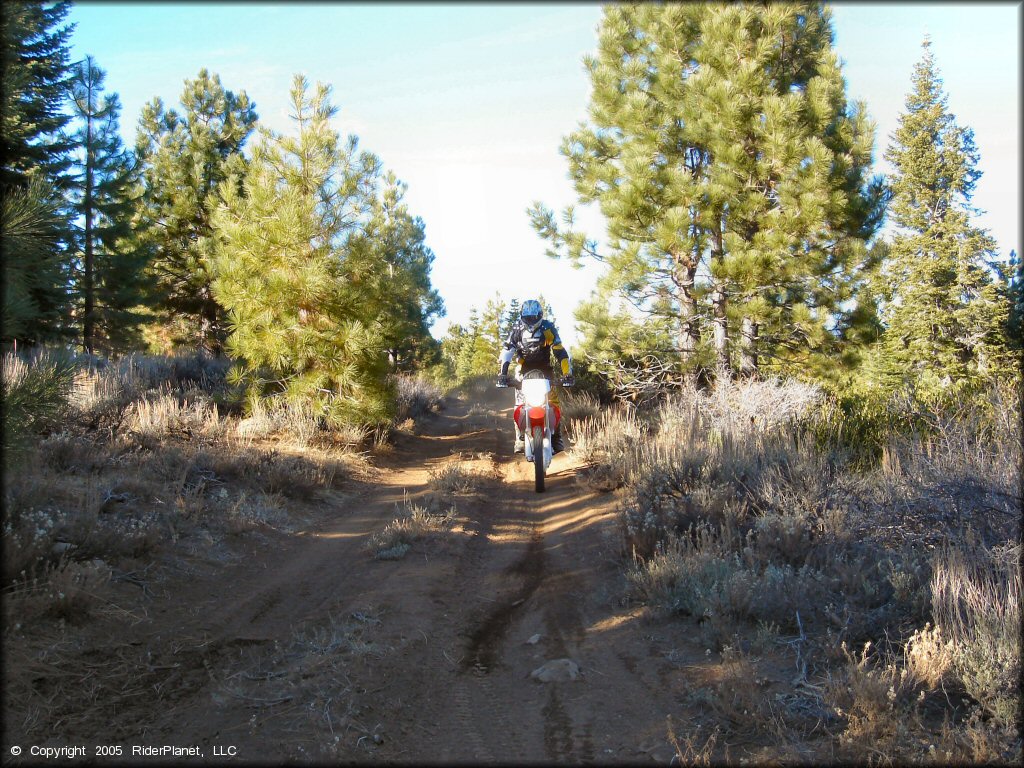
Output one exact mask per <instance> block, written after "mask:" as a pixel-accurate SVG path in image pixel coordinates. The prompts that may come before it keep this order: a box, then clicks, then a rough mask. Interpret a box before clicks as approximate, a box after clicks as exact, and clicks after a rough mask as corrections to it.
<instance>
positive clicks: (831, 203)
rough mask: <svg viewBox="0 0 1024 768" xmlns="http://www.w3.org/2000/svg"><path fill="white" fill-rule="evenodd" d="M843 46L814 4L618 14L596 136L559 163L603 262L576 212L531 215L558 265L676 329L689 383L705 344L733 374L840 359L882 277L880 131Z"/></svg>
mask: <svg viewBox="0 0 1024 768" xmlns="http://www.w3.org/2000/svg"><path fill="white" fill-rule="evenodd" d="M831 46H832V33H831V26H830V19H829V13H828V11H827V10H826V9H825V8H824V7H823V6H822V5H821V4H817V3H795V4H788V3H787V4H782V5H767V6H747V5H732V4H730V5H726V4H636V5H632V4H630V5H615V6H610V7H609V8H607V9H606V11H605V16H604V19H603V22H602V27H601V33H600V43H599V51H598V55H597V56H596V57H590V58H588V60H587V66H588V68H589V70H590V74H591V82H592V86H593V90H592V94H591V106H590V118H591V124H590V125H582V126H581V127H580V128H579V129H578V130H577V131H575V132H574V133H573V134H571V135H570V136H569V137H568V138H567V139H566V140H565V142H564V143H563V148H562V151H563V153H564V154H565V155H566V156H567V157H568V159H569V166H570V174H571V176H572V178H573V181H574V183H575V185H576V191H577V194H578V196H579V198H580V200H581V202H583V203H590V202H597V203H598V204H599V206H600V209H601V212H602V214H603V215H604V217H605V219H606V221H607V229H608V232H607V234H608V238H607V241H608V250H607V252H605V253H599V252H598V251H597V250H596V246H595V243H594V241H592V240H588V239H587V238H586V237H585V236H584V235H582V234H581V233H578V232H575V231H574V230H573V223H574V222H573V211H572V210H571V209H570V210H567V211H566V213H565V215H564V216H563V222H562V224H558V223H557V222H556V220H555V216H554V214H553V213H552V212H551V211H550V210H547V209H545V208H544V207H543V206H542V205H540V204H536V205H535V206H534V208H533V209H532V211H531V216H532V218H533V223H534V227H535V228H536V229H537V231H538V232H539V233H540V234H541V235H542V236H543V237H545V238H547V239H548V240H549V241H550V242H551V244H552V248H551V252H554V253H564V254H567V255H568V256H569V257H571V258H573V259H576V260H578V259H579V258H581V257H582V256H585V255H589V256H591V257H594V258H597V259H599V260H601V261H603V262H604V263H606V264H607V265H608V278H607V283H608V285H609V286H611V287H613V288H614V289H615V290H616V292H618V293H620V294H621V295H623V296H624V297H626V298H627V299H628V300H629V301H630V302H631V303H632V304H633V305H634V306H636V307H637V308H638V309H639V310H640V311H642V312H643V313H645V314H646V315H647V316H649V317H650V318H652V319H655V320H659V321H663V322H665V323H668V324H669V325H670V326H671V328H672V334H673V336H674V338H675V343H674V345H673V347H674V348H673V354H675V355H676V356H677V357H678V359H679V360H680V363H681V366H682V367H683V368H692V367H693V365H694V363H695V361H696V360H697V359H698V358H699V348H700V346H701V339H702V337H706V336H709V337H710V339H711V342H712V344H713V347H714V349H715V351H716V360H717V367H718V368H719V369H720V370H722V371H724V372H728V371H730V370H731V369H733V368H735V367H739V368H741V369H743V370H745V371H746V372H748V373H754V372H756V371H757V369H758V367H759V364H760V359H761V358H762V357H765V356H767V357H769V358H771V359H773V360H776V361H778V360H786V359H794V360H801V361H802V360H805V359H806V357H807V355H808V351H809V350H812V349H815V348H819V349H822V350H827V348H828V345H829V342H830V334H829V333H828V330H829V329H830V328H831V327H832V326H835V325H836V324H837V322H839V319H838V316H840V315H841V314H842V307H843V306H844V305H845V303H846V302H848V300H849V299H850V298H851V297H852V295H853V293H854V290H855V288H856V286H857V285H858V284H859V282H861V281H862V280H863V277H862V275H861V272H862V271H863V270H866V269H867V268H868V267H869V266H870V264H869V259H868V258H867V251H866V249H865V239H866V238H868V237H870V235H871V234H872V233H873V232H874V230H875V229H876V228H877V226H878V225H879V223H880V221H881V206H882V202H883V200H882V186H881V181H880V179H868V178H867V176H866V173H867V169H868V167H869V166H870V162H871V148H872V129H871V126H870V124H869V123H868V121H867V119H866V117H865V114H864V109H863V107H862V105H854V106H853V107H852V108H850V107H849V106H848V105H847V103H846V99H845V96H844V86H843V80H842V76H841V71H840V68H839V65H838V62H837V60H836V56H835V53H834V51H833V50H832V47H831ZM737 331H740V332H741V335H740V342H741V343H740V344H739V345H738V347H739V348H738V350H737V349H735V348H736V347H737V345H736V344H735V342H731V341H730V339H731V338H734V337H735V335H736V333H737ZM775 365H778V363H775Z"/></svg>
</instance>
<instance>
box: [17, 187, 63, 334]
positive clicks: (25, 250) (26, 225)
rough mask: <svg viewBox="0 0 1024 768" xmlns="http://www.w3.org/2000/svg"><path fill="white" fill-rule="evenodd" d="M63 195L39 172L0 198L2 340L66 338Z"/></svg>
mask: <svg viewBox="0 0 1024 768" xmlns="http://www.w3.org/2000/svg"><path fill="white" fill-rule="evenodd" d="M66 228H67V218H66V216H65V214H64V201H63V198H62V197H61V196H60V195H59V194H58V193H57V192H56V191H55V190H54V189H53V187H52V186H50V184H49V183H48V182H47V181H45V180H44V179H42V178H41V174H29V180H28V184H27V186H26V187H25V188H23V189H18V188H15V189H8V190H6V191H5V193H4V195H3V198H2V200H0V231H2V232H3V259H2V260H0V263H2V265H3V315H2V318H0V319H2V328H3V337H2V338H3V342H4V344H11V343H13V344H16V345H17V344H20V345H23V346H25V345H27V346H32V345H35V344H41V343H46V342H55V341H60V340H63V339H65V338H68V337H70V336H71V334H72V330H71V329H69V328H68V326H67V323H66V319H65V318H66V317H67V315H68V310H69V308H70V296H69V294H68V284H69V275H68V272H67V269H66V266H67V259H66V258H65V256H64V245H63V243H64V239H65V236H66V231H67V230H66Z"/></svg>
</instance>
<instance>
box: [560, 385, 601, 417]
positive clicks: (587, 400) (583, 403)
mask: <svg viewBox="0 0 1024 768" xmlns="http://www.w3.org/2000/svg"><path fill="white" fill-rule="evenodd" d="M561 401H562V418H563V419H566V423H568V422H570V421H581V420H583V419H594V418H596V417H597V416H598V415H599V414H600V413H601V403H600V401H599V400H598V399H597V397H596V396H594V395H592V394H590V393H589V392H582V391H580V392H576V391H574V390H567V391H566V392H565V394H564V395H563V396H562V398H561Z"/></svg>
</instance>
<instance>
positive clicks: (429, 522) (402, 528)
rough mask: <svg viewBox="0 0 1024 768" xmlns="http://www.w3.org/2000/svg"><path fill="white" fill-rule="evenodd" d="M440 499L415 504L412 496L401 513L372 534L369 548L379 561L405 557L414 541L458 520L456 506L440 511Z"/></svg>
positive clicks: (446, 527) (445, 527) (439, 530)
mask: <svg viewBox="0 0 1024 768" xmlns="http://www.w3.org/2000/svg"><path fill="white" fill-rule="evenodd" d="M438 506H439V504H438V502H437V501H436V499H428V501H427V502H426V503H424V504H414V503H411V502H410V501H409V500H408V499H406V500H405V501H404V502H403V505H402V507H401V508H399V514H398V516H397V517H396V518H395V519H394V520H392V521H391V522H390V523H388V524H387V525H386V526H385V527H384V529H383V530H381V531H378V532H377V533H375V534H373V535H372V536H370V538H369V539H368V540H367V542H366V545H365V549H366V550H367V551H370V552H373V553H374V557H376V558H377V559H378V560H401V559H402V558H403V557H405V555H406V553H407V552H408V551H409V549H410V548H411V547H412V545H413V543H415V542H416V541H419V540H421V539H424V538H427V537H429V536H431V535H434V534H437V533H441V532H443V531H445V530H447V529H448V528H449V527H450V526H451V524H452V521H453V520H454V519H455V508H454V507H449V508H448V509H447V510H445V511H444V512H439V511H437V507H438Z"/></svg>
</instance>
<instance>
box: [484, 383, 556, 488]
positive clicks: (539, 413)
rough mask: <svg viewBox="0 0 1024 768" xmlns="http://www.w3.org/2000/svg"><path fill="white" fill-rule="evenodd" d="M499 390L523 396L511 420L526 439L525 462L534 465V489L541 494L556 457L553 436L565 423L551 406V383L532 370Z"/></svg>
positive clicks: (554, 407)
mask: <svg viewBox="0 0 1024 768" xmlns="http://www.w3.org/2000/svg"><path fill="white" fill-rule="evenodd" d="M498 386H499V387H505V386H511V387H513V388H515V389H518V390H520V391H521V392H522V394H523V402H522V403H519V404H517V405H516V408H515V411H514V412H513V414H512V418H513V420H515V422H516V425H517V426H518V427H519V431H520V432H521V433H522V435H523V442H524V443H525V445H524V448H525V450H524V453H525V454H526V460H527V461H530V462H533V478H534V487H535V489H536V491H537V493H541V492H543V491H544V475H545V473H546V472H547V469H548V467H550V466H551V457H552V456H553V452H552V449H551V436H552V435H553V434H554V433H555V430H556V429H558V423H559V421H561V419H562V412H561V410H560V409H559V408H558V407H557V406H553V405H551V404H550V403H549V402H548V393H549V392H550V391H551V381H550V380H548V378H547V376H545V375H544V373H543V371H538V370H532V371H527V372H526V373H525V374H523V378H522V379H521V380H519V379H514V378H513V379H510V380H509V382H508V384H503V383H501V382H500V381H499V383H498Z"/></svg>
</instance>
